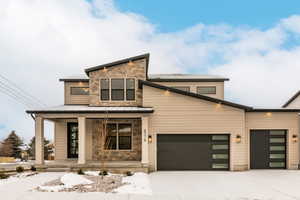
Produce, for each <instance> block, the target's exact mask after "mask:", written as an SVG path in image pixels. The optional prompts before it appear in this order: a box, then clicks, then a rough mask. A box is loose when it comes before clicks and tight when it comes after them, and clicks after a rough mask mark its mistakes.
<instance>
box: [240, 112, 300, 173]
mask: <svg viewBox="0 0 300 200" xmlns="http://www.w3.org/2000/svg"><path fill="white" fill-rule="evenodd" d="M259 129H270V130H272V129H273V130H276V129H284V130H287V168H288V169H298V163H299V141H298V142H293V141H292V136H293V135H297V136H298V138H299V122H298V113H295V112H293V113H289V112H273V113H268V114H267V113H265V112H247V113H246V130H247V135H249V137H250V130H259ZM249 137H248V140H249ZM248 148H249V151H250V145H249V146H248ZM248 159H249V162H250V156H249V157H248Z"/></svg>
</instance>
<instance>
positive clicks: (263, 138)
mask: <svg viewBox="0 0 300 200" xmlns="http://www.w3.org/2000/svg"><path fill="white" fill-rule="evenodd" d="M286 149H287V145H286V130H251V131H250V168H251V169H286Z"/></svg>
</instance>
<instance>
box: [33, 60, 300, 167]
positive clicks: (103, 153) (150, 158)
mask: <svg viewBox="0 0 300 200" xmlns="http://www.w3.org/2000/svg"><path fill="white" fill-rule="evenodd" d="M148 67H149V54H145V55H139V56H135V57H131V58H127V59H123V60H118V61H115V62H112V63H108V64H103V65H99V66H96V67H91V68H87V69H85V73H86V75H87V76H84V77H66V78H62V79H60V81H62V82H63V83H64V105H62V106H57V107H51V108H43V109H35V110H27V113H29V114H31V115H32V116H33V118H34V119H35V127H36V129H35V137H36V164H37V166H40V167H46V168H47V167H49V165H50V164H49V163H47V164H45V163H44V160H43V148H42V146H43V140H42V138H43V136H44V130H43V126H44V125H43V124H44V120H49V121H52V122H54V124H55V130H54V136H55V141H54V145H55V161H54V163H56V164H57V166H59V167H63V166H65V167H66V166H67V167H73V168H75V167H86V168H93V167H99V162H100V161H101V162H103V161H105V162H106V167H111V168H122V167H123V168H130V169H133V170H142V171H156V170H232V171H239V170H249V169H298V163H299V142H298V137H299V123H298V112H299V111H300V110H299V109H296V108H275V109H257V108H253V107H250V106H245V105H240V104H237V103H233V102H230V101H227V100H224V84H225V82H226V81H229V79H227V78H223V77H219V76H208V75H207V76H201V75H184V74H156V75H151V74H148ZM262 95H263V94H262ZM258 98H259V96H258Z"/></svg>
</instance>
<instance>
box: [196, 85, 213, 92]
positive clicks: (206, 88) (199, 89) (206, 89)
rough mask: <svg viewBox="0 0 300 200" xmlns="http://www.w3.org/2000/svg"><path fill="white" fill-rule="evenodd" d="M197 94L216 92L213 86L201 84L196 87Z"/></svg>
mask: <svg viewBox="0 0 300 200" xmlns="http://www.w3.org/2000/svg"><path fill="white" fill-rule="evenodd" d="M197 93H198V94H216V87H215V86H201V87H197Z"/></svg>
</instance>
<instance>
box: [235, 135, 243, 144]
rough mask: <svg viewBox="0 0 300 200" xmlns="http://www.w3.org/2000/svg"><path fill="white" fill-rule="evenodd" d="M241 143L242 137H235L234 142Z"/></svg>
mask: <svg viewBox="0 0 300 200" xmlns="http://www.w3.org/2000/svg"><path fill="white" fill-rule="evenodd" d="M241 141H242V136H241V135H236V137H235V142H236V143H240V142H241Z"/></svg>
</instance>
